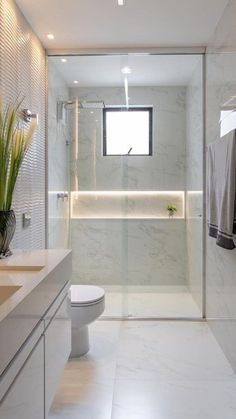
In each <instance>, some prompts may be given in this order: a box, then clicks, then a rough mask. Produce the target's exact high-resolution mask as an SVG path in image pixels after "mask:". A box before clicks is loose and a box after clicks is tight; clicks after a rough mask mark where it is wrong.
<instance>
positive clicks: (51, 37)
mask: <svg viewBox="0 0 236 419" xmlns="http://www.w3.org/2000/svg"><path fill="white" fill-rule="evenodd" d="M47 38H48V39H51V40H52V39H54V38H55V36H54V35H53V33H51V32H50V33H47Z"/></svg>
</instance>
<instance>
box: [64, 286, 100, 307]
mask: <svg viewBox="0 0 236 419" xmlns="http://www.w3.org/2000/svg"><path fill="white" fill-rule="evenodd" d="M70 294H71V304H91V303H96V302H97V301H100V300H102V299H103V298H104V296H105V291H104V289H102V288H100V287H96V286H94V285H71V287H70Z"/></svg>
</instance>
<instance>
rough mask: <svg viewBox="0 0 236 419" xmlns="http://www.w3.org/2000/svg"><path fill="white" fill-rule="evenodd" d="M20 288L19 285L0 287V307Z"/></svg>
mask: <svg viewBox="0 0 236 419" xmlns="http://www.w3.org/2000/svg"><path fill="white" fill-rule="evenodd" d="M20 288H21V285H0V305H1V304H3V303H5V301H7V300H8V298H10V297H11V296H12V295H13V294H15V292H16V291H18V290H19V289H20Z"/></svg>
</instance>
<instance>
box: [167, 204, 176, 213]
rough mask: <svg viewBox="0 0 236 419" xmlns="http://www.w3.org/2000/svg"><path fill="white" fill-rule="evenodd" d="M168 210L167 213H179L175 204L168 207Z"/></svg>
mask: <svg viewBox="0 0 236 419" xmlns="http://www.w3.org/2000/svg"><path fill="white" fill-rule="evenodd" d="M166 209H167V211H170V212H177V207H176V205H174V204H169V205H167V207H166Z"/></svg>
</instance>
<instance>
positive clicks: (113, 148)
mask: <svg viewBox="0 0 236 419" xmlns="http://www.w3.org/2000/svg"><path fill="white" fill-rule="evenodd" d="M103 155H104V156H120V155H130V156H132V155H133V156H151V155H152V108H147V107H145V108H144V107H143V108H141V107H130V108H128V109H127V108H116V107H114V108H105V109H103Z"/></svg>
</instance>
